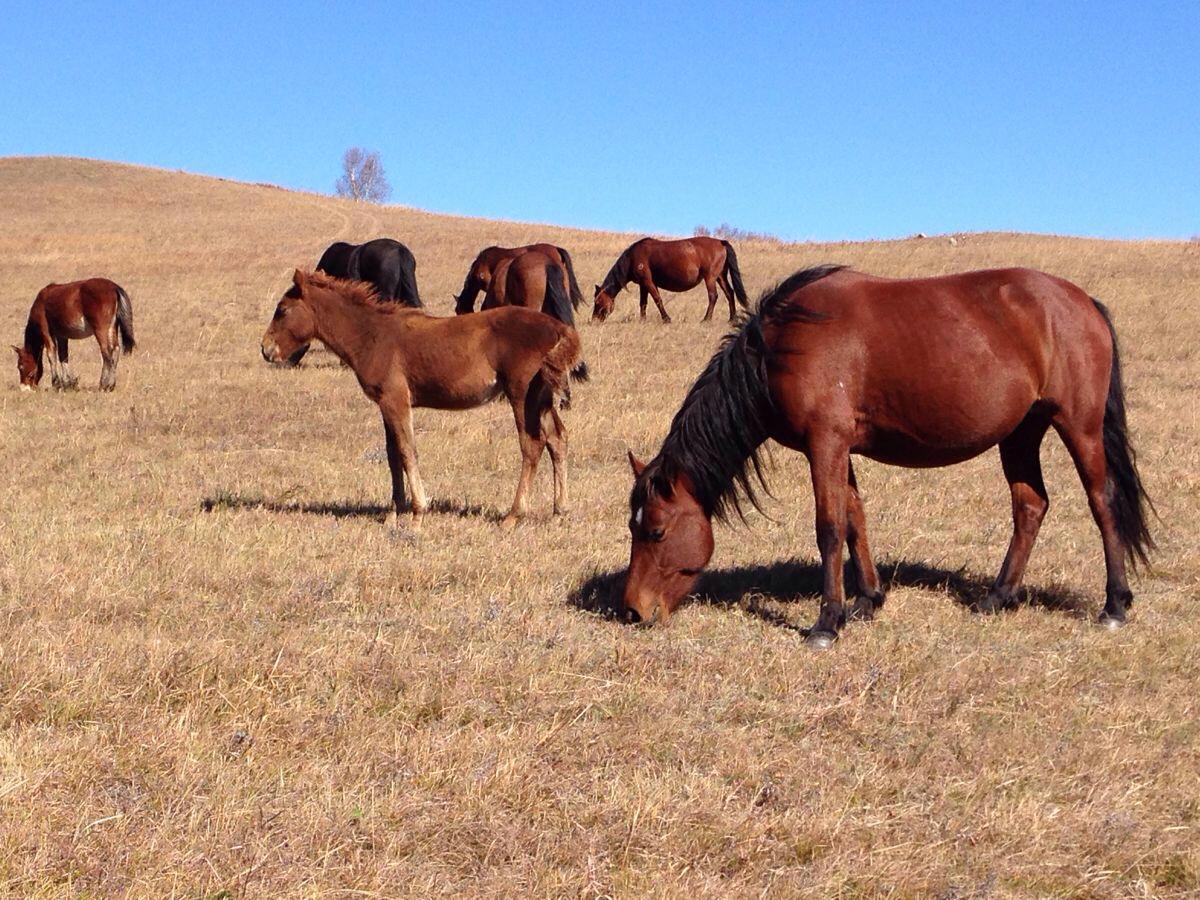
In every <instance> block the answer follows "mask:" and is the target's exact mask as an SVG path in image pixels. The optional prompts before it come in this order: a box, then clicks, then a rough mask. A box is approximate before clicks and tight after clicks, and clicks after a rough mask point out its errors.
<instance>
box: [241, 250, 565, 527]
mask: <svg viewBox="0 0 1200 900" xmlns="http://www.w3.org/2000/svg"><path fill="white" fill-rule="evenodd" d="M314 338H317V339H319V340H320V341H321V342H322V343H324V344H325V346H326V347H328V348H329V349H330V350H332V351H333V352H334V353H336V354H337V355H338V356H339V357H340V358H341V359H342V360H343V361H344V362H345V363H346V364H347V365H348V366H350V368H352V369H353V370H354V374H355V375H356V376H357V377H358V383H359V385H360V386H361V387H362V389H363V393H365V394H366V395H367V396H368V397H370V398H371V399H372V400H374V401H375V403H377V404H378V405H379V410H380V412H381V413H382V414H383V430H384V435H385V436H386V439H387V455H388V465H389V466H390V467H391V471H392V502H393V504H394V512H393V513H392V514H391V516H390V517H389V523H390V524H393V525H394V524H395V523H396V522H397V518H396V517H397V516H398V515H399V513H400V512H402V510H403V507H404V476H405V475H407V476H408V480H409V486H410V490H411V491H412V523H413V527H414V528H418V527H420V524H421V517H422V516H423V515H424V514H425V511H426V510H427V509H428V506H429V504H428V502H427V500H426V497H425V488H424V486H423V484H422V483H421V475H420V473H419V472H418V470H417V448H416V444H415V443H414V440H413V427H412V411H413V409H414V408H415V407H427V408H432V409H471V408H472V407H475V406H481V405H483V404H484V403H487V402H488V401H489V400H493V399H495V398H496V397H498V396H500V395H501V394H503V395H504V396H505V397H507V398H508V402H509V403H510V404H511V405H512V410H513V418H514V420H515V422H516V426H517V438H518V439H519V441H520V445H521V460H522V462H521V477H520V479H519V481H518V483H517V494H516V497H515V498H514V499H513V504H512V509H511V510H510V511H509V513H508V515H507V516H505V518H504V520H503V521H502V522H501V525H502V526H503V527H506V528H507V527H512V526H513V525H514V524H516V521H517V519H518V518H520V517H521V516H523V515H524V514H525V510H526V499H525V498H526V494H527V493H528V491H529V485H530V482H532V480H533V476H534V474H535V473H536V471H537V466H538V462H539V461H540V459H541V456H542V451H543V450H548V451H549V453H550V462H551V465H552V466H553V469H554V512H555V514H556V515H557V514H559V513H563V512H565V511H566V506H567V430H566V428H565V427H564V425H563V422H562V419H561V418H560V417H559V415H558V411H557V410H556V409H555V408H554V402H553V401H554V396H555V395H558V396H562V395H563V394H564V393H565V391H566V388H567V379H568V377H569V376H568V372H569V371H570V369H571V367H572V366H574V365H575V363H576V362H577V361H578V360H579V354H580V342H579V335H578V333H577V332H576V331H575V329H573V328H570V327H568V326H567V325H564V324H563V323H561V322H558V321H556V320H555V319H553V318H551V317H550V316H546V315H543V314H542V313H540V312H535V311H533V310H528V309H521V308H519V307H505V308H503V309H495V310H490V311H488V312H481V313H477V314H476V315H473V316H463V317H451V318H440V317H437V316H430V315H427V314H426V313H424V312H421V311H420V310H416V309H409V308H405V307H400V306H396V305H395V304H391V303H387V302H384V301H380V300H379V299H378V298H377V296H376V295H375V292H374V291H373V290H372V288H371V286H370V285H368V284H365V283H363V282H359V281H343V280H342V279H339V278H331V277H329V276H327V275H323V274H320V273H315V274H305V273H304V272H301V271H300V270H299V269H297V270H296V272H295V275H294V276H293V280H292V287H291V288H290V289H289V290H288V292H287V293H286V294H284V295H283V298H282V299H281V300H280V301H279V305H278V306H277V307H276V309H275V315H274V318H273V319H272V320H271V324H270V325H269V326H268V327H267V330H266V333H265V334H264V335H263V339H262V355H263V358H264V359H266V360H267V361H268V362H272V363H281V362H284V361H286V360H287V359H288V358H289V357H290V356H291V355H292V354H293V353H294V352H295V351H296V348H297V347H300V346H301V345H303V344H306V343H308V342H309V341H311V340H313V339H314Z"/></svg>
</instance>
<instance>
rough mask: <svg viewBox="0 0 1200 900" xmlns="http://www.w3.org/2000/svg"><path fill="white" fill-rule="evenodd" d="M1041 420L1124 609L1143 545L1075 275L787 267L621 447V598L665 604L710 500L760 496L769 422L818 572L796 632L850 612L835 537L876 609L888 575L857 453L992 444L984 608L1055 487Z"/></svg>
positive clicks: (692, 575) (891, 460)
mask: <svg viewBox="0 0 1200 900" xmlns="http://www.w3.org/2000/svg"><path fill="white" fill-rule="evenodd" d="M1051 427H1053V428H1054V430H1055V431H1057V432H1058V434H1059V437H1061V438H1062V440H1063V443H1065V444H1066V446H1067V449H1068V451H1070V454H1071V457H1072V459H1073V460H1074V461H1075V466H1076V469H1077V470H1078V473H1079V477H1080V479H1081V480H1082V482H1083V487H1084V490H1085V491H1086V492H1087V497H1088V502H1089V503H1090V505H1091V511H1092V515H1093V516H1094V517H1095V520H1096V523H1097V525H1099V527H1100V534H1101V536H1102V538H1103V541H1104V561H1105V567H1106V570H1107V590H1106V602H1105V604H1104V612H1103V613H1102V615H1101V617H1100V620H1101V622H1103V623H1104V624H1105V625H1108V626H1109V627H1117V626H1119V625H1121V624H1123V623H1124V621H1125V610H1126V608H1127V607H1128V606H1129V605H1130V604H1131V603H1132V602H1133V594H1132V593H1131V592H1130V590H1129V585H1128V582H1127V580H1126V576H1125V564H1126V560H1127V558H1128V559H1129V560H1130V561H1131V562H1133V563H1136V562H1137V560H1142V561H1143V562H1145V561H1146V554H1147V552H1148V550H1150V549H1152V548H1153V547H1154V543H1153V541H1152V540H1151V537H1150V532H1149V529H1148V526H1147V522H1146V506H1147V504H1148V502H1149V501H1148V498H1147V497H1146V492H1145V490H1144V489H1143V487H1142V482H1141V479H1140V477H1139V475H1138V471H1137V468H1136V466H1135V464H1134V454H1133V450H1132V448H1131V446H1130V443H1129V436H1128V433H1127V430H1126V425H1125V397H1124V389H1123V388H1122V385H1121V368H1120V358H1119V356H1118V353H1117V342H1116V333H1115V332H1114V330H1113V326H1112V322H1111V320H1110V318H1109V316H1108V312H1107V310H1105V308H1104V307H1103V306H1102V305H1101V304H1100V303H1099V302H1097V301H1095V300H1093V299H1092V298H1090V297H1088V295H1087V294H1086V293H1084V292H1083V291H1082V290H1080V289H1079V288H1078V287H1076V286H1075V285H1073V284H1070V283H1069V282H1066V281H1063V280H1062V279H1059V278H1054V277H1052V276H1050V275H1044V274H1042V273H1040V272H1034V271H1030V270H1028V269H1004V270H996V271H985V272H969V273H964V274H960V275H948V276H945V277H941V278H922V279H914V280H911V281H901V280H893V279H888V278H875V277H872V276H870V275H863V274H860V273H858V272H853V271H849V270H845V269H842V268H841V267H837V266H825V267H820V268H814V269H807V270H805V271H802V272H797V273H796V274H794V275H792V276H791V277H790V278H788V279H787V280H786V281H784V282H783V283H782V284H780V285H779V286H778V287H777V288H776V289H775V290H774V291H773V292H771V293H769V294H768V295H766V296H765V297H764V298H763V299H762V300H760V301H759V304H758V309H757V311H756V312H755V313H754V315H752V316H750V317H749V318H747V319H746V321H745V322H744V323H743V324H742V325H741V326H740V327H739V328H738V329H736V330H735V331H734V332H733V333H731V334H730V335H729V336H728V337H727V338H726V340H725V343H724V344H723V345H722V347H721V349H720V350H718V352H717V353H716V355H715V356H714V357H713V358H712V360H711V361H710V362H709V364H708V367H707V368H706V369H705V370H704V373H703V374H702V375H701V376H700V378H699V379H698V380H697V381H696V383H695V384H694V385H693V386H692V388H691V390H690V391H689V392H688V395H687V398H686V399H685V400H684V402H683V406H682V407H681V408H680V410H679V412H678V413H677V414H676V415H675V419H674V421H673V422H672V423H671V430H670V433H669V434H668V435H667V438H666V440H665V441H664V442H663V445H662V449H661V450H660V451H659V453H658V456H656V457H655V458H654V459H653V460H652V461H651V462H650V463H649V464H647V465H643V464H642V463H641V462H638V461H637V460H636V459H635V458H634V457H633V455H632V454H630V464H631V465H632V467H633V471H634V475H635V481H634V486H633V492H632V494H631V496H630V507H631V518H630V522H629V529H630V531H631V533H632V550H631V556H630V563H629V577H628V580H627V583H626V587H625V595H624V603H625V609H626V615H627V617H628V618H630V619H633V620H641V621H645V622H649V621H652V620H653V619H654V618H657V617H661V618H663V619H665V618H667V617H668V616H669V615H670V613H671V612H672V610H674V609H675V607H676V606H678V604H679V602H680V600H681V599H682V598H683V597H684V595H686V594H687V593H688V592H689V591H690V590H691V589H692V587H693V585H694V584H695V582H696V576H697V573H698V572H699V571H700V570H701V569H702V568H703V567H704V566H705V565H706V564H707V563H708V560H709V558H710V556H711V555H712V550H713V535H712V528H711V519H712V517H713V516H714V515H715V516H718V517H722V516H723V515H724V514H726V513H728V512H729V511H730V510H732V511H734V512H736V513H738V514H739V515H740V513H741V507H740V506H739V498H738V490H739V488H740V489H741V490H742V491H743V492H744V494H745V495H746V497H747V499H749V501H750V502H751V503H753V504H755V505H756V506H757V499H756V497H755V492H754V489H753V485H752V477H753V476H757V478H758V480H759V481H760V483H761V479H762V470H761V467H760V464H761V459H760V455H759V454H760V450H761V445H762V443H763V442H764V441H766V440H767V439H768V438H771V439H773V440H775V441H777V442H778V443H780V444H783V445H784V446H785V447H790V448H792V449H794V450H798V451H800V452H801V453H803V454H804V455H805V456H807V457H808V460H809V466H810V469H811V474H812V484H813V492H814V495H815V500H816V524H817V544H818V547H819V549H820V552H821V564H822V567H823V572H824V585H823V589H822V592H821V611H820V615H819V617H818V619H817V622H816V624H815V625H814V626H813V628H812V629H810V631H809V632H808V638H807V639H808V641H809V643H810V644H812V645H813V646H815V647H818V648H820V647H828V646H829V645H830V644H832V642H833V640H834V639H835V638H836V637H837V634H838V631H839V630H840V629H841V627H842V625H843V623H844V622H845V621H846V617H847V614H846V609H845V607H844V606H843V589H842V547H843V545H844V544H846V543H847V542H848V543H849V548H850V559H851V562H852V563H853V566H854V568H855V570H856V574H857V580H858V588H859V594H860V596H859V598H858V600H857V602H856V603H855V604H854V606H853V608H852V609H851V610H850V617H851V618H864V619H870V618H871V617H872V616H873V615H874V613H875V611H876V610H877V609H878V608H879V607H880V606H881V605H882V604H883V599H884V595H883V588H882V584H881V582H880V580H879V575H878V573H877V572H876V570H875V566H874V563H873V562H872V561H871V555H870V550H869V549H868V546H867V534H866V522H865V517H864V513H863V504H862V499H861V498H860V496H859V492H858V486H857V484H856V483H855V480H854V468H853V466H852V465H851V462H850V456H851V454H856V453H857V454H860V455H862V456H867V457H869V458H871V459H875V460H878V461H880V462H884V463H888V464H891V465H898V466H913V467H925V466H946V465H951V464H953V463H957V462H962V461H964V460H967V459H970V458H972V457H974V456H978V455H979V454H980V453H983V452H984V451H985V450H987V449H988V448H990V447H993V446H996V445H999V447H1000V461H1001V463H1002V464H1003V467H1004V475H1005V477H1006V478H1007V479H1008V483H1009V487H1010V489H1011V493H1012V510H1013V526H1014V528H1013V537H1012V541H1011V543H1010V544H1009V547H1008V554H1007V555H1006V556H1005V558H1004V564H1003V565H1002V566H1001V567H1000V574H999V575H998V576H997V578H996V581H995V584H994V585H993V586H992V588H991V591H990V592H989V594H988V596H987V599H986V600H985V601H984V602H983V603H982V604H981V606H982V608H983V609H984V610H986V611H994V610H996V609H998V608H1001V607H1005V606H1009V605H1011V604H1012V603H1013V602H1015V598H1016V592H1017V589H1018V586H1019V585H1020V583H1021V576H1022V575H1023V573H1024V571H1025V564H1026V561H1027V560H1028V559H1029V553H1030V550H1031V549H1032V547H1033V542H1034V539H1035V538H1036V537H1037V533H1038V527H1039V526H1040V525H1041V523H1042V518H1043V516H1045V514H1046V509H1047V507H1048V506H1049V500H1048V498H1047V495H1046V487H1045V485H1044V484H1043V483H1042V471H1041V464H1040V461H1039V458H1038V450H1039V447H1040V445H1041V442H1042V438H1043V436H1044V435H1045V434H1046V431H1047V430H1048V429H1049V428H1051Z"/></svg>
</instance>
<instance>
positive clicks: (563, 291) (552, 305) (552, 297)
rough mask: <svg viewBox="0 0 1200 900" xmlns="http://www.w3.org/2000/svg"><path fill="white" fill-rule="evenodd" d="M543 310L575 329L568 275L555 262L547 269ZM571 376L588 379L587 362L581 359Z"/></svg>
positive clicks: (581, 379) (582, 379) (583, 379)
mask: <svg viewBox="0 0 1200 900" xmlns="http://www.w3.org/2000/svg"><path fill="white" fill-rule="evenodd" d="M576 287H578V285H576ZM542 312H544V313H545V314H546V315H548V316H551V317H552V318H555V319H558V321H560V322H562V323H563V324H564V325H566V326H568V327H569V328H570V329H571V330H572V331H574V330H575V314H574V312H572V306H571V301H570V299H568V296H567V286H566V277H565V276H564V275H563V270H562V268H561V267H559V266H556V265H553V264H551V265H550V266H549V267H547V269H546V299H545V300H543V301H542ZM571 377H572V378H573V379H575V380H576V381H587V380H588V366H587V363H586V362H584V361H583V360H579V364H578V365H576V366H575V368H573V369H572V370H571ZM568 402H569V401H568Z"/></svg>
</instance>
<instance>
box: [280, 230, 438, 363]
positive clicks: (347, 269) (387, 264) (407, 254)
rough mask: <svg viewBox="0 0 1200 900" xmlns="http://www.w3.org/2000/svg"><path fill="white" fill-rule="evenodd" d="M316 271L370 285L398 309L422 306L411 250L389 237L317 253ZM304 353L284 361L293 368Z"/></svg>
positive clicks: (333, 246) (339, 245)
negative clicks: (319, 256)
mask: <svg viewBox="0 0 1200 900" xmlns="http://www.w3.org/2000/svg"><path fill="white" fill-rule="evenodd" d="M317 269H318V270H320V271H322V272H324V273H325V274H326V275H332V276H333V277H334V278H352V279H354V280H355V281H366V282H369V283H370V284H371V285H373V286H374V288H375V292H376V293H377V294H378V295H379V297H380V299H381V300H391V301H392V302H394V303H398V304H400V305H402V306H416V307H419V306H423V305H424V304H422V303H421V295H420V294H418V293H417V259H416V257H415V256H413V255H412V251H411V250H409V249H408V248H407V247H405V246H404V245H403V244H402V243H400V242H399V241H394V240H392V239H391V238H376V239H375V240H373V241H367V242H366V243H365V244H347V243H346V242H345V241H338V242H337V243H335V244H330V245H329V246H328V247H327V248H326V249H325V252H324V253H322V254H321V260H320V262H318V263H317ZM307 352H308V344H305V345H304V346H303V347H301V348H300V349H299V350H297V351H296V352H295V353H293V354H292V355H291V357H290V358H289V359H288V365H292V366H296V365H299V364H300V360H302V359H304V354H306V353H307Z"/></svg>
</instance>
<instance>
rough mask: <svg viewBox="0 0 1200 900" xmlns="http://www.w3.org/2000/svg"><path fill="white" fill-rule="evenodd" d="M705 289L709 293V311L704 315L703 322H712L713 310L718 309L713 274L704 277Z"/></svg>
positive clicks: (706, 274)
mask: <svg viewBox="0 0 1200 900" xmlns="http://www.w3.org/2000/svg"><path fill="white" fill-rule="evenodd" d="M704 289H705V290H706V291H708V310H707V311H706V312H705V313H704V319H703V321H705V322H711V321H712V314H713V310H714V309H716V308H717V286H716V284H715V283H714V282H713V277H712V274H711V273H705V275H704Z"/></svg>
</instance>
